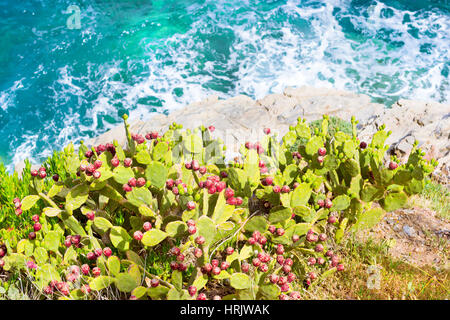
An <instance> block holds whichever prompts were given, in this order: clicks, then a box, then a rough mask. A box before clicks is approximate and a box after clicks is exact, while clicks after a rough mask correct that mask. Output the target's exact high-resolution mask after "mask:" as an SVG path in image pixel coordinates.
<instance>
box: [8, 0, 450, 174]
mask: <svg viewBox="0 0 450 320" xmlns="http://www.w3.org/2000/svg"><path fill="white" fill-rule="evenodd" d="M418 3H419V2H418V1H415V2H411V1H406V0H404V1H403V0H402V1H400V0H384V1H362V0H357V1H344V0H329V1H326V2H325V1H323V2H322V1H303V0H302V1H300V0H272V1H269V0H246V1H242V0H231V1H230V0H204V1H203V0H170V1H169V0H154V1H150V0H116V1H112V0H90V1H83V2H80V3H79V4H78V5H79V6H80V8H81V24H82V28H81V29H80V30H69V29H67V28H66V26H65V24H66V19H67V17H68V15H65V14H63V12H64V11H65V10H66V9H67V7H68V6H69V5H70V4H74V1H68V0H55V1H51V3H50V1H44V0H41V1H28V2H24V3H21V4H17V3H16V1H13V0H0V18H2V19H0V21H1V22H0V37H2V39H1V40H2V43H3V44H4V48H3V50H2V53H0V63H1V68H0V131H1V134H2V136H3V137H4V138H5V139H2V141H1V142H0V157H1V158H2V160H3V161H5V162H6V163H8V164H9V165H10V167H12V164H13V163H14V162H18V161H21V160H22V159H24V158H26V157H29V158H33V160H34V161H35V162H38V161H41V160H42V159H43V158H44V157H45V156H48V155H49V154H50V153H51V150H53V149H56V148H60V147H62V146H64V145H65V144H67V143H68V142H69V141H75V142H77V141H79V140H80V139H85V138H88V137H92V136H94V135H96V134H99V133H101V132H104V131H106V130H107V129H109V128H111V127H113V126H115V125H117V124H118V123H119V122H120V115H121V114H122V113H123V112H129V111H131V119H149V118H150V117H151V115H152V114H154V113H155V112H158V113H166V114H167V113H169V112H171V111H172V110H174V109H177V108H180V107H182V106H184V105H186V104H188V103H191V102H193V101H198V100H201V99H204V98H206V97H207V96H209V95H211V94H215V95H218V96H219V97H221V98H227V97H231V96H234V95H237V94H247V95H249V96H251V97H253V98H261V97H263V96H265V95H267V94H269V93H274V92H282V90H283V89H284V88H285V87H286V86H301V85H309V86H316V87H334V88H339V89H347V90H351V91H356V92H360V93H365V94H368V95H370V96H371V97H372V98H373V99H374V101H377V102H381V103H384V104H386V105H387V106H389V105H390V104H392V103H393V102H394V101H395V100H397V99H398V98H408V99H421V100H434V101H439V102H448V101H449V99H450V84H449V75H448V74H449V68H450V56H449V52H450V36H449V29H450V7H449V3H448V2H447V1H434V0H428V1H421V2H420V4H418Z"/></svg>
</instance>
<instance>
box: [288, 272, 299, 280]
mask: <svg viewBox="0 0 450 320" xmlns="http://www.w3.org/2000/svg"><path fill="white" fill-rule="evenodd" d="M296 278H297V276H296V275H295V273H292V272H290V273H289V274H288V275H287V281H288V282H289V283H291V282H293V281H295V279H296Z"/></svg>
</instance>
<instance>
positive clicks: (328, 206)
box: [325, 198, 333, 209]
mask: <svg viewBox="0 0 450 320" xmlns="http://www.w3.org/2000/svg"><path fill="white" fill-rule="evenodd" d="M332 206H333V202H331V200H330V199H328V198H327V199H325V208H327V209H330V208H331V207H332Z"/></svg>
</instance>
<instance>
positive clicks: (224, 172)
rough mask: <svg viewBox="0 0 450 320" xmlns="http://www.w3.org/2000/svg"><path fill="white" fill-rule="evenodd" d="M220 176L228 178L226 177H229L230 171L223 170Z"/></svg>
mask: <svg viewBox="0 0 450 320" xmlns="http://www.w3.org/2000/svg"><path fill="white" fill-rule="evenodd" d="M220 176H221V177H222V178H226V177H228V173H227V172H226V171H221V172H220Z"/></svg>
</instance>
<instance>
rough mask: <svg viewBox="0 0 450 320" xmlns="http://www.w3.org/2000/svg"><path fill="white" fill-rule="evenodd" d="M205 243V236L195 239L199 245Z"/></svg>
mask: <svg viewBox="0 0 450 320" xmlns="http://www.w3.org/2000/svg"><path fill="white" fill-rule="evenodd" d="M205 241H206V240H205V237H203V236H198V237H197V238H195V243H196V244H198V245H202V244H204V243H205Z"/></svg>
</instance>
